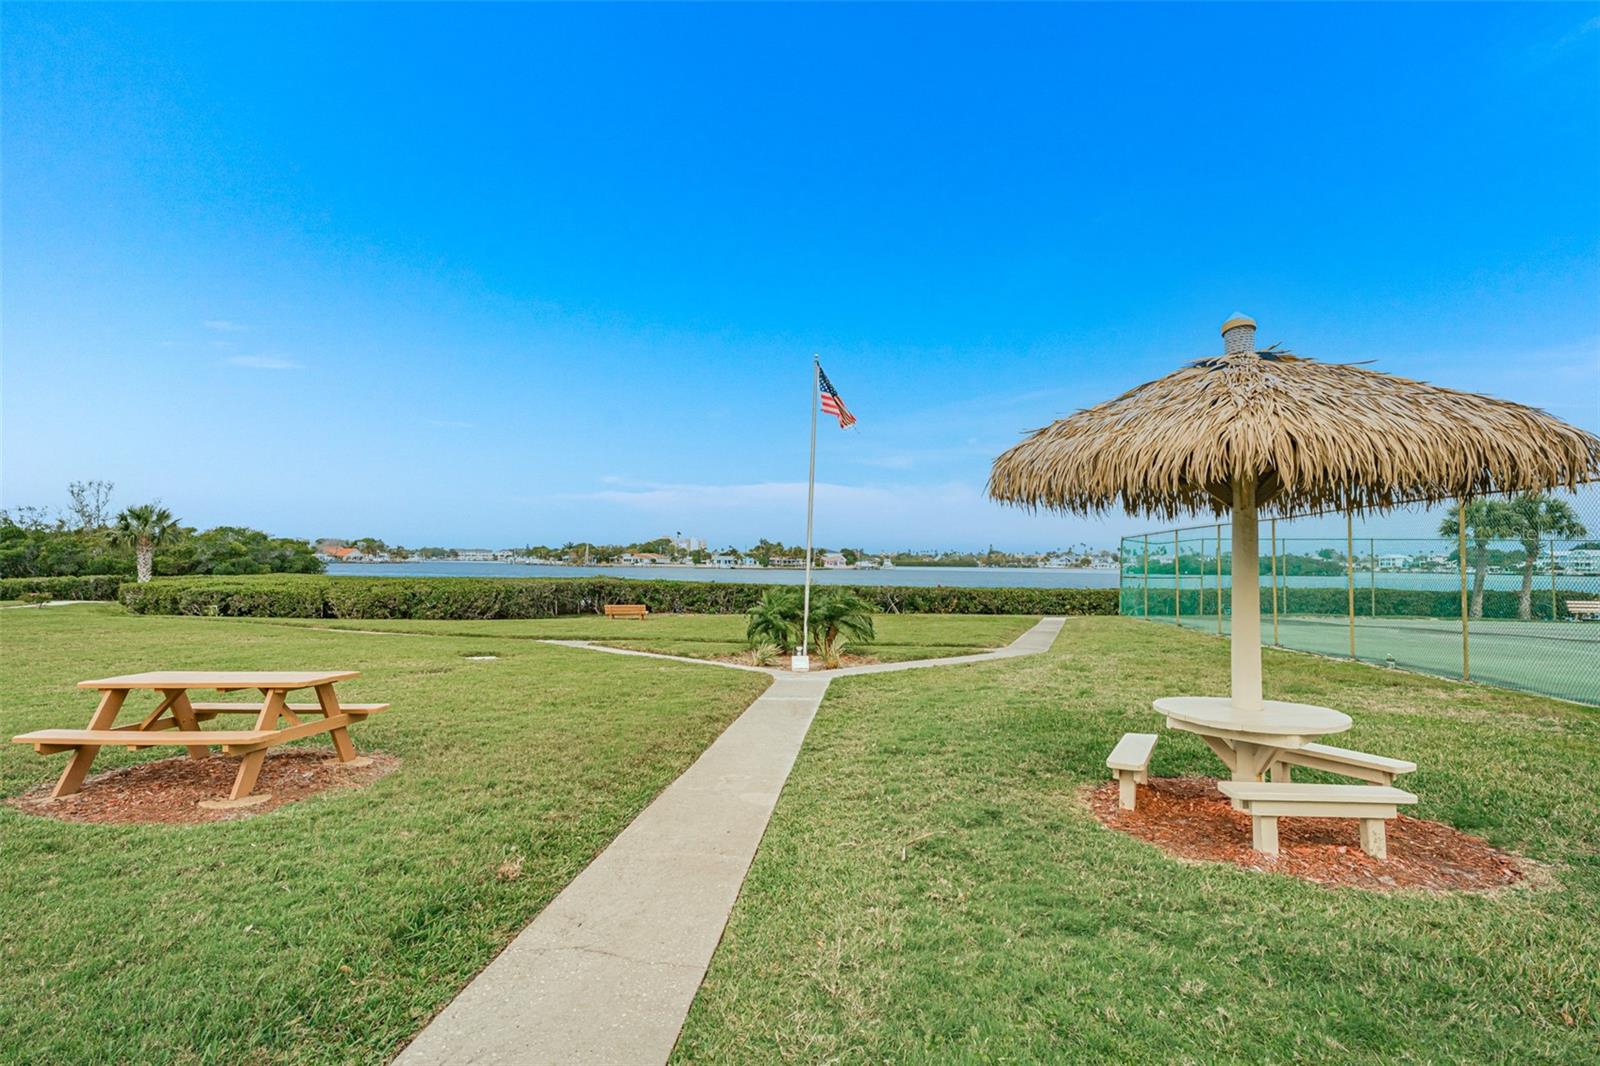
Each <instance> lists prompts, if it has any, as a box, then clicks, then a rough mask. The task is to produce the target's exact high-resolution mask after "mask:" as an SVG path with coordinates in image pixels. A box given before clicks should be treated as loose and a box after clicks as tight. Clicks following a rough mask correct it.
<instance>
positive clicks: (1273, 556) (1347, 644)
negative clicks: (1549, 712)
mask: <svg viewBox="0 0 1600 1066" xmlns="http://www.w3.org/2000/svg"><path fill="white" fill-rule="evenodd" d="M1465 525H1466V537H1465V541H1466V552H1465V566H1464V567H1463V559H1462V552H1461V551H1460V548H1461V539H1462V538H1461V537H1460V535H1459V534H1458V533H1457V532H1456V529H1457V527H1456V508H1455V507H1454V506H1451V507H1433V508H1427V509H1408V510H1407V511H1405V512H1397V513H1395V514H1393V515H1390V516H1381V515H1374V516H1369V517H1367V518H1366V519H1357V520H1347V519H1345V518H1344V517H1343V516H1337V515H1334V516H1329V515H1319V516H1308V517H1306V518H1294V519H1277V520H1276V521H1273V520H1267V519H1263V520H1262V523H1261V529H1262V538H1261V546H1260V553H1261V578H1260V580H1261V639H1262V643H1263V644H1265V645H1277V646H1279V647H1284V648H1292V649H1295V650H1298V651H1309V652H1315V653H1317V654H1319V655H1330V656H1340V657H1354V658H1357V659H1360V660H1363V661H1365V662H1370V663H1376V664H1379V665H1391V666H1395V667H1400V668H1404V669H1408V670H1417V671H1421V672H1424V673H1429V674H1437V675H1439V676H1443V677H1455V678H1461V677H1469V678H1470V679H1471V680H1474V681H1482V682H1486V683H1489V684H1496V685H1505V686H1507V687H1510V688H1518V689H1525V690H1528V691H1530V692H1540V693H1544V694H1546V695H1551V696H1559V697H1561V698H1563V699H1570V700H1578V701H1580V702H1584V703H1594V704H1600V489H1597V488H1596V487H1594V486H1588V487H1585V488H1584V489H1583V490H1581V491H1580V492H1578V493H1576V494H1571V493H1551V494H1548V495H1541V496H1536V497H1530V496H1511V497H1497V498H1490V499H1484V500H1478V501H1473V502H1471V503H1469V504H1468V505H1467V508H1466V522H1465ZM1397 526H1399V527H1403V528H1404V529H1406V530H1407V531H1418V530H1432V531H1434V535H1432V536H1426V535H1413V536H1395V535H1393V533H1394V532H1395V529H1394V527H1397ZM1386 534H1390V535H1386ZM1229 537H1230V527H1229V525H1228V524H1227V523H1226V522H1224V523H1223V524H1221V525H1206V526H1194V527H1190V528H1186V529H1177V530H1165V531H1162V532H1158V533H1149V534H1141V535H1138V536H1133V537H1125V538H1123V540H1122V544H1121V553H1120V558H1121V561H1122V583H1121V608H1122V613H1123V614H1124V615H1128V616H1131V617H1135V618H1148V619H1150V620H1151V621H1159V622H1170V623H1176V624H1179V625H1183V626H1186V627H1190V628H1193V629H1197V630H1201V631H1209V632H1214V633H1218V634H1227V633H1228V631H1229V616H1230V613H1231V596H1232V592H1231V585H1232V556H1231V551H1230V548H1229ZM1463 571H1464V572H1463ZM1463 592H1464V593H1465V611H1463ZM1463 615H1465V618H1463Z"/></svg>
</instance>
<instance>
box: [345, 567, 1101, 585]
mask: <svg viewBox="0 0 1600 1066" xmlns="http://www.w3.org/2000/svg"><path fill="white" fill-rule="evenodd" d="M328 573H329V574H333V575H335V576H339V577H619V578H628V579H632V580H653V581H728V582H735V583H745V584H754V585H799V584H802V583H803V582H804V581H805V571H804V570H787V569H782V570H780V569H766V570H760V569H748V570H746V569H730V570H723V569H718V568H715V567H709V566H705V567H702V566H542V565H539V564H536V563H464V562H454V561H451V560H426V561H419V562H407V563H329V564H328ZM811 575H812V576H811V580H812V584H815V585H911V586H916V587H919V588H921V587H932V586H937V585H951V586H957V587H961V588H1080V589H1081V588H1091V589H1114V588H1116V587H1117V582H1118V578H1119V575H1118V573H1117V571H1115V570H1068V569H1064V568H1054V567H1051V568H1038V569H1033V568H1023V567H993V566H899V567H895V568H894V569H892V570H813V571H812V572H811Z"/></svg>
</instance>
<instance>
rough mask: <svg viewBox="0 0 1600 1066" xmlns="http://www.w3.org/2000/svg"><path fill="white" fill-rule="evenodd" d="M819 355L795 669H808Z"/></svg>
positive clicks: (813, 376)
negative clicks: (802, 585)
mask: <svg viewBox="0 0 1600 1066" xmlns="http://www.w3.org/2000/svg"><path fill="white" fill-rule="evenodd" d="M821 381H822V357H821V356H820V355H815V354H814V355H812V357H811V465H810V469H809V470H808V471H807V473H806V591H805V600H804V606H802V607H801V610H800V654H799V655H797V656H795V659H794V662H793V663H791V664H790V665H791V666H792V667H793V668H794V669H796V670H809V669H811V656H810V654H809V653H810V651H811V644H810V639H811V525H812V518H813V516H814V515H815V512H816V499H817V406H818V405H819V404H820V403H821V402H822V396H821V390H822V385H821Z"/></svg>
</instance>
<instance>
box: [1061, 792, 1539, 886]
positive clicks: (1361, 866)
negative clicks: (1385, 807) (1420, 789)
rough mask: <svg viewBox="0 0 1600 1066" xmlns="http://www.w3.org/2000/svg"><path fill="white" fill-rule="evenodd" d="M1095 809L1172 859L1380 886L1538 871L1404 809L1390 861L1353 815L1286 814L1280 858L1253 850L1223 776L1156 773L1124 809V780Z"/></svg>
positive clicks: (1504, 878) (1514, 877)
mask: <svg viewBox="0 0 1600 1066" xmlns="http://www.w3.org/2000/svg"><path fill="white" fill-rule="evenodd" d="M1085 798H1086V800H1087V802H1088V804H1089V809H1090V810H1091V811H1093V812H1094V816H1095V817H1096V818H1097V819H1099V820H1100V822H1101V823H1102V824H1104V825H1105V826H1106V827H1107V828H1109V829H1114V830H1116V831H1117V832H1119V833H1126V834H1128V835H1129V836H1133V837H1138V838H1139V839H1140V840H1146V841H1149V842H1150V843H1152V844H1154V845H1155V846H1156V847H1158V848H1160V849H1161V850H1162V851H1164V852H1166V853H1167V854H1169V855H1173V856H1176V857H1178V858H1182V859H1190V860H1195V861H1202V862H1226V863H1232V864H1233V865H1235V866H1241V867H1244V868H1245V869H1249V870H1261V871H1268V872H1272V873H1280V874H1286V875H1288V876H1290V877H1298V878H1300V879H1301V880H1302V881H1311V882H1314V883H1316V884H1321V885H1330V886H1338V887H1345V888H1364V889H1370V890H1373V891H1379V892H1388V891H1395V890H1398V889H1421V890H1424V891H1428V892H1487V891H1492V890H1495V889H1502V888H1510V887H1512V886H1514V885H1518V884H1522V883H1524V882H1525V881H1527V880H1528V878H1529V875H1530V874H1531V873H1533V872H1534V871H1535V870H1536V867H1535V866H1534V865H1533V864H1532V863H1531V862H1529V861H1528V860H1526V859H1522V858H1519V857H1517V856H1515V855H1511V854H1509V853H1507V852H1504V851H1501V850H1500V849H1499V848H1496V847H1493V846H1491V845H1490V844H1489V843H1487V842H1486V841H1483V840H1480V839H1478V838H1477V837H1474V836H1468V835H1467V834H1466V833H1463V832H1461V831H1460V830H1459V829H1455V828H1452V827H1451V826H1448V825H1444V824H1442V823H1440V822H1429V821H1424V820H1422V819H1420V818H1411V817H1408V816H1406V815H1404V814H1402V815H1400V816H1399V817H1398V818H1396V819H1394V820H1393V821H1391V822H1390V823H1389V827H1388V837H1389V857H1388V858H1387V859H1385V860H1383V861H1382V862H1379V861H1378V860H1377V859H1374V858H1372V857H1371V856H1370V855H1368V854H1366V853H1365V852H1363V851H1362V850H1361V847H1360V844H1359V841H1358V840H1357V832H1356V823H1355V822H1354V821H1353V820H1351V819H1348V818H1281V819H1279V821H1278V847H1279V854H1278V857H1277V858H1268V857H1267V856H1265V855H1263V854H1261V853H1260V852H1258V851H1254V850H1252V848H1251V847H1250V816H1249V815H1248V814H1241V813H1240V812H1238V811H1236V810H1234V809H1233V807H1232V806H1231V805H1230V804H1229V803H1228V800H1227V798H1226V797H1224V796H1223V795H1222V794H1221V793H1219V792H1218V791H1217V782H1216V779H1215V778H1210V777H1163V778H1152V779H1151V780H1150V783H1149V784H1148V785H1140V786H1139V790H1138V806H1137V807H1135V808H1134V809H1133V810H1131V811H1124V810H1119V809H1118V807H1117V783H1116V782H1115V781H1111V782H1108V783H1107V784H1104V785H1100V786H1097V787H1096V788H1094V789H1091V790H1088V791H1086V793H1085Z"/></svg>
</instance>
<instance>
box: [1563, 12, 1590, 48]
mask: <svg viewBox="0 0 1600 1066" xmlns="http://www.w3.org/2000/svg"><path fill="white" fill-rule="evenodd" d="M1596 32H1600V16H1596V17H1595V18H1592V19H1590V20H1589V21H1587V22H1585V23H1583V24H1582V25H1581V26H1579V27H1578V28H1577V29H1575V30H1573V31H1572V32H1571V33H1569V34H1567V35H1566V36H1565V37H1563V38H1561V40H1559V41H1557V42H1556V47H1557V48H1558V49H1559V48H1568V47H1571V46H1572V45H1575V44H1577V43H1578V42H1579V41H1581V40H1583V39H1584V38H1585V37H1587V36H1589V34H1591V33H1596Z"/></svg>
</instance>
